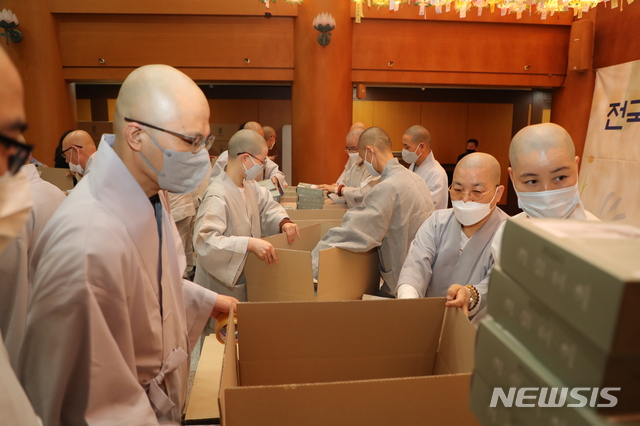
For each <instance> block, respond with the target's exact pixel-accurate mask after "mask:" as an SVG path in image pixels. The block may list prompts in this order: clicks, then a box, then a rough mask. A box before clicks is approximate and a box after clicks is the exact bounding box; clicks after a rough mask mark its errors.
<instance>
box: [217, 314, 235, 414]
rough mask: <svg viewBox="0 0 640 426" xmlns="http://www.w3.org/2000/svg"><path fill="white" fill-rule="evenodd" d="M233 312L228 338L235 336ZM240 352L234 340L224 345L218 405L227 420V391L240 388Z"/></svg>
mask: <svg viewBox="0 0 640 426" xmlns="http://www.w3.org/2000/svg"><path fill="white" fill-rule="evenodd" d="M234 316H235V315H234V313H233V310H231V312H230V313H229V325H228V328H227V336H235V334H236V327H235V323H234V321H233V319H234ZM237 354H238V351H237V345H236V342H235V341H234V339H231V340H230V341H229V342H227V344H225V345H224V356H223V358H222V373H221V375H220V391H219V393H218V405H219V406H220V416H221V417H222V418H223V419H224V418H225V407H226V401H225V389H227V388H233V387H237V386H238V356H237Z"/></svg>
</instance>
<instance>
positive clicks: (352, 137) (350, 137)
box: [318, 123, 380, 209]
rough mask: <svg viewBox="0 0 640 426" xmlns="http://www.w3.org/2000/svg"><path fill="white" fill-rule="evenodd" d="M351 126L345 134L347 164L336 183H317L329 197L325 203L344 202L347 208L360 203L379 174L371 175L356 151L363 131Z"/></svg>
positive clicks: (358, 127) (360, 128)
mask: <svg viewBox="0 0 640 426" xmlns="http://www.w3.org/2000/svg"><path fill="white" fill-rule="evenodd" d="M356 124H358V123H356ZM356 124H354V126H355V127H354V126H352V127H353V128H352V130H351V131H350V132H349V133H348V134H347V140H346V149H345V151H346V153H347V154H348V155H349V159H348V160H347V164H345V166H344V170H343V172H342V174H341V175H340V177H338V180H337V181H336V183H332V184H329V185H327V184H323V185H318V188H321V189H326V190H327V191H328V192H329V198H328V199H327V201H325V204H331V203H333V204H346V205H347V208H349V209H350V208H352V207H355V206H359V205H360V204H362V200H363V199H364V197H365V196H366V195H367V194H368V193H369V191H371V188H373V187H374V186H375V185H376V184H377V183H378V182H380V177H379V176H375V177H374V176H371V173H369V171H368V170H367V168H366V167H365V165H364V162H363V161H362V157H360V153H359V151H358V139H360V135H361V134H362V133H363V132H364V129H363V128H362V127H360V126H356Z"/></svg>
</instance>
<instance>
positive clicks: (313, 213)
mask: <svg viewBox="0 0 640 426" xmlns="http://www.w3.org/2000/svg"><path fill="white" fill-rule="evenodd" d="M345 212H346V210H345V209H328V210H292V211H290V212H289V218H290V219H291V220H293V221H294V222H295V221H296V220H315V219H340V220H342V216H344V213H345Z"/></svg>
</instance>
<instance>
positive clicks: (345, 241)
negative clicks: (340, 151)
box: [312, 127, 433, 297]
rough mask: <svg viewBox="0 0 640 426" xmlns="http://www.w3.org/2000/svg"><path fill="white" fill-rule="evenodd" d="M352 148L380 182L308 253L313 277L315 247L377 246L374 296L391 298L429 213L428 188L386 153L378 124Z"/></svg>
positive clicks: (387, 143)
mask: <svg viewBox="0 0 640 426" xmlns="http://www.w3.org/2000/svg"><path fill="white" fill-rule="evenodd" d="M358 149H359V152H360V155H361V156H362V159H363V161H364V165H365V167H366V168H367V169H368V170H369V173H370V174H371V175H372V176H380V183H378V184H377V185H376V186H374V187H373V189H371V191H370V192H369V193H368V194H367V196H366V197H365V198H364V200H362V204H361V205H360V206H357V207H354V208H352V209H350V210H349V211H347V213H345V215H344V217H343V219H342V224H341V225H340V227H338V228H333V229H330V230H329V232H327V234H326V235H325V237H324V238H323V239H322V240H321V241H320V242H319V243H318V245H317V246H316V247H315V249H314V250H313V252H312V261H313V268H314V274H315V276H316V277H317V276H318V258H319V256H320V251H321V250H324V249H328V248H331V247H339V248H342V249H345V250H349V251H353V252H365V251H369V250H371V249H374V248H377V249H378V255H379V256H380V265H379V268H380V274H381V276H382V278H383V280H384V283H383V285H382V287H381V288H380V292H379V294H380V295H382V296H386V297H394V296H395V294H396V286H397V283H398V277H399V276H400V269H401V268H402V264H403V263H404V259H405V257H406V255H407V252H408V251H409V245H410V244H411V241H413V238H414V237H415V235H416V232H418V228H420V225H422V223H423V222H424V221H425V220H427V218H428V217H429V216H430V215H431V213H433V202H432V201H431V195H430V193H429V188H428V187H427V185H426V184H425V183H424V181H423V180H422V179H421V178H420V176H418V175H417V174H415V173H412V172H410V171H409V170H407V169H406V168H405V167H404V166H402V165H401V164H400V163H399V162H398V160H397V159H396V158H394V157H393V152H392V151H391V139H389V135H387V133H386V132H385V131H384V130H382V129H381V128H379V127H371V128H369V129H367V130H365V131H364V133H362V135H361V136H360V139H359V141H358Z"/></svg>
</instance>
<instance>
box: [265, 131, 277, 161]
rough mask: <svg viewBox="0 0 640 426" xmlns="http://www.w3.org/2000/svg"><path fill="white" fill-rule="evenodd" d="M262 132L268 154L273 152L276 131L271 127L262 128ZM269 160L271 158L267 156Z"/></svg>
mask: <svg viewBox="0 0 640 426" xmlns="http://www.w3.org/2000/svg"><path fill="white" fill-rule="evenodd" d="M262 130H263V131H264V140H265V141H266V142H267V148H269V152H271V150H273V148H274V147H275V146H276V130H275V129H274V128H273V127H271V126H263V127H262ZM269 158H270V159H271V160H273V158H271V156H269Z"/></svg>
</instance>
